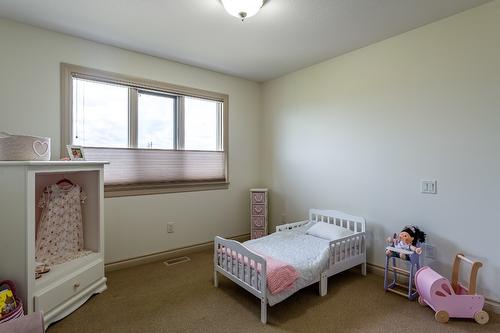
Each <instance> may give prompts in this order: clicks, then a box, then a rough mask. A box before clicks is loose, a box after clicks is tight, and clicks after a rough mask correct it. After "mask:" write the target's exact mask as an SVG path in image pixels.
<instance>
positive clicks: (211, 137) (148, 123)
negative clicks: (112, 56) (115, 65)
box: [61, 64, 228, 196]
mask: <svg viewBox="0 0 500 333" xmlns="http://www.w3.org/2000/svg"><path fill="white" fill-rule="evenodd" d="M61 73H62V81H61V84H62V101H63V103H62V126H63V128H62V142H63V145H62V147H61V151H62V153H63V154H64V155H65V145H66V144H74V145H81V146H84V147H85V151H86V156H87V159H89V160H106V161H110V164H109V165H107V166H105V171H104V182H105V190H106V196H122V195H136V194H149V193H162V192H174V191H187V190H204V189H215V188H217V189H218V188H227V184H228V177H227V104H228V96H227V95H223V94H219V93H213V92H208V91H203V90H197V89H192V88H186V87H180V86H175V85H171V84H167V83H162V82H155V81H149V80H144V79H138V78H132V77H128V76H124V75H120V74H113V73H108V72H103V71H98V70H93V69H89V68H84V67H79V66H73V65H67V64H62V65H61Z"/></svg>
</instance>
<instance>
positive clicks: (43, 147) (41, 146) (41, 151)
mask: <svg viewBox="0 0 500 333" xmlns="http://www.w3.org/2000/svg"><path fill="white" fill-rule="evenodd" d="M33 151H34V152H35V154H37V155H38V156H40V157H43V156H45V155H47V153H48V152H49V144H48V143H47V142H42V141H40V140H36V141H33Z"/></svg>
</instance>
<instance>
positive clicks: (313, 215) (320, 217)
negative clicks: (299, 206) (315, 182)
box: [309, 208, 366, 232]
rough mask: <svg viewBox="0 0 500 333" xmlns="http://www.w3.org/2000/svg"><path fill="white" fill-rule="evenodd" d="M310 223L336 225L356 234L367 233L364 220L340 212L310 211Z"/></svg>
mask: <svg viewBox="0 0 500 333" xmlns="http://www.w3.org/2000/svg"><path fill="white" fill-rule="evenodd" d="M309 221H314V222H319V221H321V222H326V223H330V224H335V225H337V226H339V227H342V228H346V229H349V230H351V231H354V232H365V231H366V221H365V219H364V218H362V217H361V216H354V215H349V214H346V213H343V212H339V211H338V210H324V209H314V208H312V209H309Z"/></svg>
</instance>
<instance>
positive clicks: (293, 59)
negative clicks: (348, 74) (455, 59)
mask: <svg viewBox="0 0 500 333" xmlns="http://www.w3.org/2000/svg"><path fill="white" fill-rule="evenodd" d="M488 1H489V0H267V1H266V3H265V4H264V6H263V7H262V9H261V11H260V12H259V13H258V14H257V15H256V16H254V17H251V18H249V19H248V20H246V21H245V22H241V21H239V20H238V19H237V18H235V17H232V16H229V15H228V14H227V13H226V12H225V11H224V9H223V7H222V5H221V4H220V2H219V0H126V1H125V0H43V1H40V0H0V17H3V18H7V19H12V20H15V21H20V22H24V23H28V24H32V25H35V26H39V27H43V28H46V29H50V30H55V31H60V32H63V33H67V34H70V35H74V36H79V37H83V38H87V39H90V40H94V41H97V42H102V43H106V44H110V45H114V46H118V47H122V48H126V49H130V50H134V51H138V52H143V53H146V54H150V55H154V56H158V57H162V58H166V59H170V60H175V61H178V62H182V63H185V64H190V65H194V66H199V67H202V68H207V69H211V70H214V71H218V72H222V73H226V74H231V75H235V76H239V77H243V78H247V79H250V80H255V81H266V80H269V79H272V78H276V77H278V76H281V75H283V74H286V73H289V72H292V71H295V70H297V69H300V68H303V67H306V66H309V65H312V64H315V63H318V62H321V61H323V60H326V59H329V58H332V57H335V56H338V55H340V54H343V53H346V52H349V51H351V50H354V49H357V48H360V47H363V46H366V45H369V44H372V43H374V42H377V41H380V40H383V39H385V38H388V37H390V36H394V35H397V34H400V33H403V32H406V31H409V30H411V29H414V28H416V27H419V26H422V25H425V24H427V23H430V22H433V21H437V20H439V19H441V18H444V17H447V16H450V15H453V14H455V13H458V12H461V11H464V10H466V9H469V8H472V7H475V6H477V5H480V4H483V3H486V2H488Z"/></svg>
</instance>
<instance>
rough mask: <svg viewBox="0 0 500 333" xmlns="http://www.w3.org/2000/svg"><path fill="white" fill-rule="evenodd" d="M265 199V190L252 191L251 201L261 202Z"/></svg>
mask: <svg viewBox="0 0 500 333" xmlns="http://www.w3.org/2000/svg"><path fill="white" fill-rule="evenodd" d="M265 201H266V192H252V203H254V204H262V203H264V202H265Z"/></svg>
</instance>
